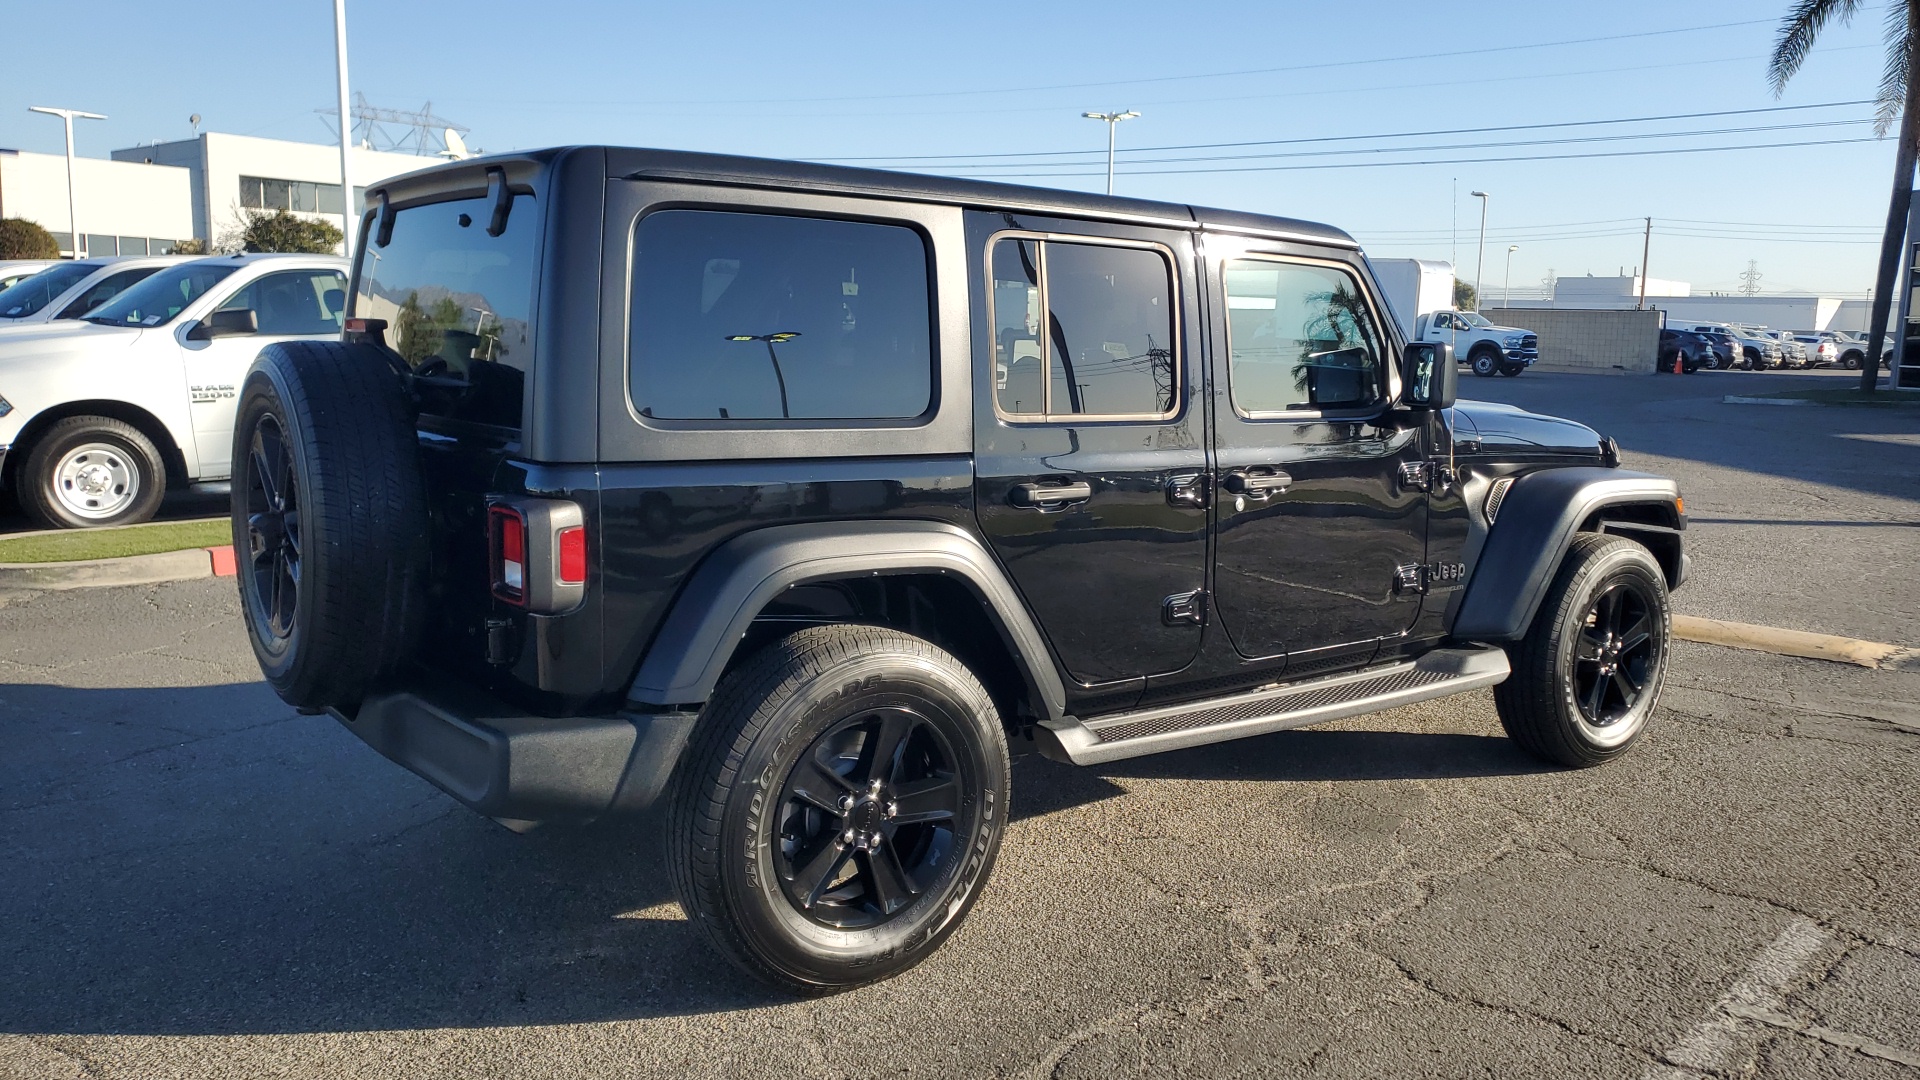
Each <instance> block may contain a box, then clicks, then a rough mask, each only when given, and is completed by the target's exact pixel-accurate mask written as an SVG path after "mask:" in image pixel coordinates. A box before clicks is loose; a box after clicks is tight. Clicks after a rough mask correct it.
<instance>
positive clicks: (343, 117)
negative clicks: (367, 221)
mask: <svg viewBox="0 0 1920 1080" xmlns="http://www.w3.org/2000/svg"><path fill="white" fill-rule="evenodd" d="M333 59H334V65H335V67H336V68H337V70H338V71H339V76H340V80H339V81H340V225H341V228H340V234H341V236H342V237H343V238H344V239H342V240H341V241H340V254H342V255H345V256H346V257H347V258H349V259H351V258H353V225H354V218H355V217H356V216H357V215H356V214H355V213H354V209H353V169H352V167H351V165H350V164H349V162H348V157H349V155H350V154H351V152H352V148H353V119H352V117H351V115H350V114H349V113H348V112H347V0H333Z"/></svg>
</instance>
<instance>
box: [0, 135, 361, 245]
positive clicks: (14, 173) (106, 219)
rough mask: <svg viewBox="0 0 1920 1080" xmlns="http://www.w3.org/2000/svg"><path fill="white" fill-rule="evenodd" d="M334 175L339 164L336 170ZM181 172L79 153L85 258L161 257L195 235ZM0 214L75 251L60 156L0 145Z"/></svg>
mask: <svg viewBox="0 0 1920 1080" xmlns="http://www.w3.org/2000/svg"><path fill="white" fill-rule="evenodd" d="M334 171H335V174H336V178H337V174H338V172H339V169H338V168H337V167H336V168H335V170H334ZM191 184H192V177H191V175H190V174H189V172H188V171H187V170H186V169H176V168H170V167H167V166H162V165H146V164H140V163H138V162H124V161H107V160H103V159H101V158H85V157H77V158H75V159H74V160H73V196H74V198H73V201H74V204H75V211H76V212H77V213H78V214H79V216H80V228H81V232H82V236H83V239H84V240H85V241H86V243H85V246H84V247H83V248H82V249H81V250H82V251H83V252H84V253H86V254H88V255H149V254H152V255H165V254H167V253H168V252H170V251H172V250H173V245H174V243H175V242H176V241H179V240H185V239H187V238H189V237H193V236H199V235H201V234H200V233H198V232H196V231H195V229H194V218H193V211H192V205H191V199H190V191H191ZM0 217H18V218H26V219H27V220H28V221H31V222H34V223H35V224H37V225H39V226H40V227H41V228H43V229H45V230H47V231H48V232H50V233H52V234H53V236H54V239H55V240H57V241H59V243H60V253H61V254H62V255H72V254H73V253H74V251H73V226H72V224H71V222H69V221H68V219H67V159H66V155H64V154H34V153H28V152H25V151H21V150H0Z"/></svg>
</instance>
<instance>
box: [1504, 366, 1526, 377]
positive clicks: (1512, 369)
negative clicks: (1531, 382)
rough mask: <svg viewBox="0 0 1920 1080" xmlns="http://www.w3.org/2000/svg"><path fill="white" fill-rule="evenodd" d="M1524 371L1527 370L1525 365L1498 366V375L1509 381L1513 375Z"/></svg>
mask: <svg viewBox="0 0 1920 1080" xmlns="http://www.w3.org/2000/svg"><path fill="white" fill-rule="evenodd" d="M1525 370H1527V365H1525V364H1501V365H1500V374H1502V375H1505V376H1506V377H1507V378H1509V379H1511V378H1513V377H1514V376H1515V375H1518V374H1520V373H1521V372H1523V371H1525Z"/></svg>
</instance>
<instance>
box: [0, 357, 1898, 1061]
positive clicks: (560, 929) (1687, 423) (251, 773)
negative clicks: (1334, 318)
mask: <svg viewBox="0 0 1920 1080" xmlns="http://www.w3.org/2000/svg"><path fill="white" fill-rule="evenodd" d="M1815 377H1821V378H1824V376H1818V375H1812V374H1798V373H1797V374H1793V375H1757V374H1748V373H1711V372H1707V373H1702V374H1700V375H1697V376H1694V377H1691V378H1653V377H1627V376H1577V375H1552V374H1545V373H1529V374H1527V375H1525V376H1522V377H1520V378H1517V379H1497V380H1480V379H1473V378H1468V379H1466V380H1465V383H1464V384H1463V393H1464V394H1466V395H1467V396H1479V397H1488V398H1494V399H1498V400H1505V401H1510V402H1512V403H1515V404H1518V405H1521V406H1524V407H1528V408H1534V409H1539V410H1542V411H1549V412H1557V413H1560V414H1562V415H1569V416H1572V417H1574V418H1577V419H1581V420H1583V421H1586V422H1589V423H1592V424H1594V425H1595V426H1597V427H1598V428H1600V430H1602V431H1604V432H1607V433H1609V434H1612V435H1614V436H1615V437H1616V438H1618V439H1619V440H1620V442H1621V443H1622V445H1623V447H1624V448H1625V450H1626V458H1627V463H1628V465H1629V466H1639V467H1647V468H1653V469H1658V470H1662V471H1667V472H1670V473H1672V474H1673V475H1675V476H1677V477H1678V478H1679V480H1680V481H1681V484H1682V490H1683V491H1684V492H1685V494H1686V497H1687V502H1688V508H1689V510H1690V512H1691V515H1692V520H1693V531H1692V533H1691V534H1690V535H1691V539H1690V543H1691V545H1692V548H1691V550H1692V552H1693V558H1694V567H1695V577H1694V579H1693V580H1692V581H1691V582H1690V583H1689V584H1688V585H1687V587H1686V588H1685V589H1683V590H1682V591H1681V592H1680V593H1678V594H1677V595H1676V601H1677V606H1678V609H1679V610H1680V611H1682V612H1685V613H1689V614H1695V615H1705V616H1711V617H1716V618H1727V619H1736V620H1741V621H1747V622H1757V623H1766V624H1770V625H1776V626H1785V627H1790V628H1793V629H1802V630H1814V631H1821V632H1827V633H1837V634H1844V635H1849V636H1855V637H1864V638H1868V639H1872V640H1878V641H1890V642H1893V643H1896V644H1901V645H1908V646H1920V640H1916V638H1917V637H1920V575H1916V568H1920V413H1916V412H1914V411H1909V410H1878V409H1839V408H1779V407H1762V406H1740V405H1727V404H1723V403H1722V402H1721V401H1720V398H1721V396H1722V395H1724V394H1727V393H1750V392H1755V391H1756V390H1761V389H1763V388H1764V389H1779V388H1782V387H1785V386H1795V385H1804V384H1805V382H1806V380H1807V379H1809V378H1815ZM1833 377H1834V378H1842V377H1850V376H1846V375H1844V373H1843V374H1842V375H1838V376H1833ZM0 627H3V628H4V629H3V630H0V731H4V732H5V733H6V746H7V750H6V751H5V752H4V753H0V865H3V866H5V867H6V873H5V874H3V875H0V987H4V988H5V992H4V993H0V1076H4V1077H10V1078H11V1077H19V1078H34V1080H40V1078H58V1077H140V1078H159V1077H194V1078H214V1077H257V1076H289V1077H392V1076H406V1077H431V1076H447V1077H456V1076H457V1077H495V1076H498V1077H507V1076H553V1077H570V1076H579V1077H626V1076H633V1077H642V1076H674V1077H684V1076H750V1075H775V1074H777V1075H782V1076H795V1077H815V1076H818V1077H839V1076H846V1077H869V1076H893V1075H912V1076H1022V1077H1025V1076H1035V1077H1047V1076H1059V1077H1112V1076H1116V1075H1137V1074H1159V1075H1167V1074H1173V1075H1188V1076H1279V1075H1312V1076H1342V1077H1348V1076H1351V1077H1374V1076H1399V1075H1407V1076H1415V1075H1417V1076H1502V1077H1519V1076H1529V1077H1531V1076H1540V1077H1589V1076H1591V1077H1643V1076H1645V1077H1668V1076H1676V1077H1678V1076H1689V1077H1697V1076H1747V1075H1758V1076H1764V1077H1796V1078H1798V1077H1824V1076H1847V1077H1914V1076H1920V1024H1916V1022H1915V1021H1914V1019H1913V1017H1914V1016H1915V1014H1916V1012H1920V851H1916V847H1915V844H1914V837H1915V830H1916V825H1920V673H1909V672H1902V671H1893V670H1868V669H1864V668H1857V667H1850V666H1844V665H1838V664H1831V663H1823V662H1818V661H1811V660H1798V659H1790V658H1783V657H1774V656H1768V655H1763V654H1758V653H1746V652H1735V651H1730V650H1723V649H1717V648H1712V647H1708V646H1701V645H1690V644H1681V645H1679V646H1678V648H1677V651H1676V662H1675V667H1674V670H1673V674H1672V676H1671V682H1670V684H1669V687H1668V692H1667V694H1666V697H1665V698H1664V701H1663V707H1662V709H1661V712H1660V714H1659V716H1658V718H1657V719H1656V721H1655V722H1654V724H1653V726H1652V727H1651V728H1650V730H1649V732H1648V734H1647V736H1646V738H1645V739H1644V740H1643V742H1642V743H1641V745H1640V747H1639V748H1638V749H1637V751H1636V752H1635V753H1634V754H1632V755H1630V756H1629V757H1628V758H1627V759H1625V760H1623V761H1621V762H1619V763H1616V764H1614V765H1612V766H1609V767H1606V768H1602V769H1599V770H1590V771H1583V772H1567V771H1560V770H1551V769H1545V768H1542V767H1541V766H1539V765H1538V764H1536V763H1535V762H1534V761H1532V760H1531V759H1529V758H1526V757H1524V756H1522V755H1521V754H1520V753H1519V752H1518V751H1516V750H1515V749H1513V748H1512V747H1511V746H1510V745H1509V744H1508V742H1507V740H1506V739H1505V738H1504V737H1503V736H1502V735H1501V733H1500V729H1499V724H1498V721H1497V720H1496V719H1495V718H1494V715H1493V709H1492V704H1491V700H1490V697H1489V696H1488V695H1485V694H1474V695H1468V696H1463V697H1459V698H1454V699H1449V700H1444V701H1440V702H1436V703H1429V704H1427V705H1422V706H1416V707H1412V708H1408V709H1403V710H1399V711H1396V712H1392V713H1386V714H1382V715H1379V716H1374V717H1368V718H1364V719H1361V720H1357V721H1350V722H1344V723H1341V724H1337V725H1333V726H1331V727H1325V728H1317V729H1311V730H1306V731H1298V732H1291V733H1285V734H1280V735H1273V736H1268V737H1264V738H1261V739H1257V740H1252V741H1248V742H1242V743H1233V744H1228V745H1225V746H1220V747H1212V748H1205V749H1201V750H1195V751H1187V752H1182V753H1177V754H1170V755H1165V756H1161V757H1156V758H1149V759H1143V760H1138V761H1133V762H1124V763H1120V764H1118V765H1115V766H1110V767H1104V768H1099V769H1072V768H1068V767H1064V766H1059V765H1055V764H1052V763H1049V762H1046V761H1043V760H1039V759H1023V760H1022V761H1021V762H1020V763H1019V764H1018V765H1017V766H1016V768H1015V772H1014V805H1013V810H1014V819H1015V820H1014V822H1013V825H1012V827H1011V828H1010V830H1009V832H1008V834H1007V837H1006V842H1005V847H1004V849H1003V852H1002V855H1001V860H1000V864H999V867H998V869H997V871H996V873H995V875H994V877H993V880H992V883H991V885H990V886H989V888H988V889H987V891H986V893H985V895H984V897H983V899H982V901H981V903H980V905H979V906H978V908H976V910H975V912H974V914H973V915H972V917H971V918H970V919H969V921H968V923H967V925H966V926H965V927H963V928H962V930H961V931H960V932H959V933H958V934H957V935H956V936H955V937H954V938H953V940H952V941H951V942H949V944H948V945H947V946H946V948H945V949H944V950H942V951H941V952H940V953H938V954H937V955H936V956H934V957H933V958H932V959H931V960H930V961H929V962H927V963H926V964H924V965H923V966H921V967H919V968H917V969H915V970H913V971H911V972H909V973H907V974H906V975H904V976H902V977H900V978H898V979H895V980H893V981H891V982H888V983H885V984H882V985H879V986H875V987H870V988H867V989H863V990H859V991H855V992H851V993H847V994H842V995H839V996H835V997H831V998H826V999H821V1000H814V1001H800V1002H796V1001H790V1000H783V999H780V998H776V997H773V996H770V995H768V994H767V993H765V992H764V991H761V990H760V989H758V988H757V987H756V986H755V985H753V984H751V983H749V982H747V981H746V980H744V979H742V978H740V977H737V976H735V975H734V974H733V973H732V972H731V971H730V970H729V969H727V968H726V967H725V966H724V965H723V964H721V963H720V962H718V961H717V960H716V959H715V958H714V957H713V956H712V955H710V954H709V953H708V952H707V951H705V949H704V948H703V946H702V945H701V944H700V943H699V942H698V941H696V940H695V939H694V937H693V935H692V934H691V933H690V932H689V930H688V928H687V926H686V924H685V923H684V921H683V920H682V918H681V916H680V913H679V911H678V908H677V907H676V906H675V905H674V903H673V902H672V899H671V889H670V886H669V884H668V882H667V880H666V878H665V874H664V872H663V870H662V869H661V867H660V863H659V859H660V848H659V845H658V844H657V843H656V841H655V838H654V826H653V823H651V822H647V821H640V822H631V823H624V824H620V825H605V826H600V827H596V828H592V829H585V830H574V831H554V832H547V833H535V834H533V835H530V836H524V837H522V836H515V835H513V834H510V833H508V832H506V831H505V830H503V829H500V828H499V827H497V826H495V825H493V824H491V823H489V822H486V821H484V820H482V819H480V818H478V817H475V816H473V815H472V814H470V813H468V812H467V811H465V810H463V809H460V808H458V807H457V806H455V805H454V804H453V803H452V801H451V800H449V799H448V798H446V797H445V796H443V795H441V794H440V793H439V792H437V791H436V790H435V789H433V788H432V787H430V786H429V785H427V784H426V783H425V782H424V781H420V780H417V779H415V778H413V777H412V776H410V775H408V774H406V773H404V772H402V771H401V770H399V769H398V768H396V767H394V766H392V765H390V764H388V763H386V762H385V761H384V760H382V759H380V758H379V757H378V756H377V755H376V754H374V752H373V751H371V750H369V749H367V748H366V747H365V746H363V745H361V744H360V743H359V742H358V741H357V740H355V739H354V738H353V737H352V736H351V735H349V734H348V733H346V732H345V731H344V730H342V729H340V728H339V727H338V725H336V724H335V723H334V722H333V721H331V720H329V719H326V718H324V717H304V716H299V715H297V714H295V713H293V712H292V710H290V709H287V708H286V707H284V706H282V705H281V704H280V703H279V702H278V700H277V699H276V698H275V697H274V696H273V695H272V693H271V692H270V691H268V690H267V689H266V688H265V687H264V685H263V684H261V683H260V682H259V680H258V673H257V669H256V667H255V665H254V661H253V658H252V656H251V654H250V652H249V650H248V647H247V644H246V638H245V635H244V633H243V631H242V629H241V627H240V624H239V622H238V619H237V616H236V602H235V598H234V595H233V587H232V584H231V582H230V581H215V580H209V581H198V582H186V583H180V584H174V585H163V586H149V587H137V588H126V589H105V590H92V591H83V592H73V593H63V594H55V593H48V594H39V595H15V596H12V597H7V598H5V599H4V606H3V607H0Z"/></svg>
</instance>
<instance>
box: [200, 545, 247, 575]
mask: <svg viewBox="0 0 1920 1080" xmlns="http://www.w3.org/2000/svg"><path fill="white" fill-rule="evenodd" d="M207 555H208V556H210V557H211V558H212V559H213V576H214V577H232V576H234V575H235V574H237V573H239V572H240V570H239V567H238V566H237V565H235V563H234V560H233V545H232V544H227V545H224V546H222V547H210V548H208V549H207Z"/></svg>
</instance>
